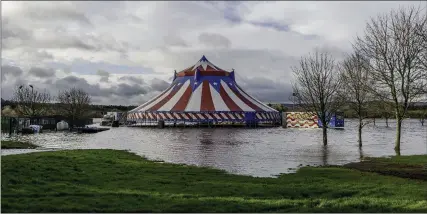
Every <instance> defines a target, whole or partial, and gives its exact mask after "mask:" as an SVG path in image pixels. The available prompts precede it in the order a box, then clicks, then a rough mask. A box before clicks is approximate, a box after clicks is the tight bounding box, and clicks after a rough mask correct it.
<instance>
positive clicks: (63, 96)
mask: <svg viewBox="0 0 427 214" xmlns="http://www.w3.org/2000/svg"><path fill="white" fill-rule="evenodd" d="M58 101H59V102H60V103H61V104H62V106H61V110H60V111H62V113H63V114H64V116H66V117H68V118H69V119H70V120H72V125H71V127H73V126H74V120H77V119H82V118H85V117H86V116H87V115H88V113H89V112H88V110H89V107H90V106H89V105H90V101H91V98H90V96H89V94H88V93H86V92H85V91H84V90H82V89H77V88H71V89H69V90H65V91H60V92H59V93H58Z"/></svg>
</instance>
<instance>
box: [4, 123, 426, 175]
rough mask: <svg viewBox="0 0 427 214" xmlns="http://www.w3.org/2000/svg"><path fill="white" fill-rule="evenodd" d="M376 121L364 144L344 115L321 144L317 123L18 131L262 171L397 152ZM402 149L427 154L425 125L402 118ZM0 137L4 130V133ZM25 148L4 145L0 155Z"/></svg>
mask: <svg viewBox="0 0 427 214" xmlns="http://www.w3.org/2000/svg"><path fill="white" fill-rule="evenodd" d="M389 125H390V127H386V125H385V122H384V121H383V120H382V121H378V120H377V123H376V126H374V125H373V124H369V125H367V126H366V127H365V128H364V130H363V131H364V132H363V147H362V149H359V147H358V142H357V129H356V127H357V123H356V121H355V120H346V124H345V126H346V127H345V129H343V130H337V129H330V130H329V131H328V139H329V143H328V145H327V146H326V147H324V146H323V144H322V130H321V129H289V128H288V129H284V128H281V127H277V128H260V129H245V128H215V129H214V128H165V129H157V128H136V127H134V128H130V127H118V128H111V129H110V130H108V131H104V132H99V133H96V134H75V133H68V132H56V133H55V132H53V133H42V134H35V135H27V136H20V138H21V139H22V140H29V141H30V142H31V143H34V144H36V145H39V146H41V148H40V149H37V150H36V151H44V150H46V149H47V150H52V149H98V148H108V149H119V150H130V152H133V153H136V154H138V155H141V156H145V157H147V158H149V159H156V160H164V161H166V162H172V163H184V164H193V165H199V166H210V167H215V168H219V169H224V170H226V171H228V172H230V173H234V174H244V175H252V176H260V177H271V176H276V175H278V174H280V173H289V172H293V171H294V170H295V168H298V167H299V166H306V165H311V166H313V165H326V164H328V165H342V164H346V163H349V162H354V161H358V160H360V157H361V156H375V157H380V156H390V155H395V152H394V150H393V148H394V139H395V123H394V121H390V124H389ZM402 134H403V135H402V145H401V154H402V155H410V154H427V126H424V127H423V126H421V123H420V122H419V121H418V120H415V119H414V120H405V122H404V124H403V129H402ZM3 137H4V136H3ZM24 152H28V151H20V152H19V151H17V150H2V155H8V154H17V153H24Z"/></svg>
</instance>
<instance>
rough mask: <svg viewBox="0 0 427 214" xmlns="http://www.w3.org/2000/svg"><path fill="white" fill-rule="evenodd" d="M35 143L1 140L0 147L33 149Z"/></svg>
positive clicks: (35, 146)
mask: <svg viewBox="0 0 427 214" xmlns="http://www.w3.org/2000/svg"><path fill="white" fill-rule="evenodd" d="M37 147H38V146H37V145H34V144H32V143H28V142H20V141H9V140H2V141H1V148H2V149H35V148H37Z"/></svg>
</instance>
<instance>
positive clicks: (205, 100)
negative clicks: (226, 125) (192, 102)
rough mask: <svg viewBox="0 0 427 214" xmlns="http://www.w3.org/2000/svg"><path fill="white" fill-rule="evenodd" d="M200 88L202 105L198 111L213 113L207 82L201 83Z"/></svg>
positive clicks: (213, 107)
mask: <svg viewBox="0 0 427 214" xmlns="http://www.w3.org/2000/svg"><path fill="white" fill-rule="evenodd" d="M202 87H203V88H202V104H201V106H200V111H215V106H214V104H213V100H212V94H211V89H210V87H209V81H208V80H205V81H203V85H202Z"/></svg>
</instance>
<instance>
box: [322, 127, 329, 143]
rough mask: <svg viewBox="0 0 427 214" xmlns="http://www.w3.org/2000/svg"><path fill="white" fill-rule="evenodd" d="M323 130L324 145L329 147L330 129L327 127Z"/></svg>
mask: <svg viewBox="0 0 427 214" xmlns="http://www.w3.org/2000/svg"><path fill="white" fill-rule="evenodd" d="M322 130H323V145H324V146H326V145H328V129H327V127H326V126H325V125H323V126H322Z"/></svg>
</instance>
